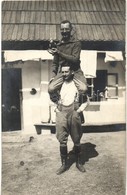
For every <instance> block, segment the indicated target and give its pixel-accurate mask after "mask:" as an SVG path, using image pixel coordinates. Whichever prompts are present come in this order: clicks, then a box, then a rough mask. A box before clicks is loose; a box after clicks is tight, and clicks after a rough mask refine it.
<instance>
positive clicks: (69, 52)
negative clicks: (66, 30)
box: [52, 36, 81, 77]
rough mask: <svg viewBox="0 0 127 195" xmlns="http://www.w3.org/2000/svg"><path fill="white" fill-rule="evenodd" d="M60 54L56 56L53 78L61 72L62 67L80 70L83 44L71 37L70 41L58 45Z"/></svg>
mask: <svg viewBox="0 0 127 195" xmlns="http://www.w3.org/2000/svg"><path fill="white" fill-rule="evenodd" d="M57 49H58V54H55V55H54V59H53V65H52V77H54V76H56V74H57V73H58V72H61V67H62V66H68V65H69V66H70V67H71V69H72V70H74V71H76V70H78V69H79V68H80V52H81V42H80V41H79V40H76V39H75V38H74V37H73V36H71V38H70V40H69V41H68V42H66V43H64V42H63V41H62V40H61V42H60V43H58V44H57Z"/></svg>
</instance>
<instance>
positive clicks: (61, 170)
mask: <svg viewBox="0 0 127 195" xmlns="http://www.w3.org/2000/svg"><path fill="white" fill-rule="evenodd" d="M60 155H61V162H62V166H61V167H60V168H59V169H58V170H57V172H56V174H57V175H60V174H62V173H64V172H65V171H66V170H67V146H66V147H62V146H60Z"/></svg>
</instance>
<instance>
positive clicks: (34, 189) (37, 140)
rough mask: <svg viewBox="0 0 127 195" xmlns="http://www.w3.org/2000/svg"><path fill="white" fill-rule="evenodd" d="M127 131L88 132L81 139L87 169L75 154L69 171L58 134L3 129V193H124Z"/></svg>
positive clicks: (70, 157)
mask: <svg viewBox="0 0 127 195" xmlns="http://www.w3.org/2000/svg"><path fill="white" fill-rule="evenodd" d="M125 136H126V132H125V131H117V132H94V133H84V134H83V137H82V140H81V143H82V151H83V159H82V160H83V163H84V166H85V168H86V172H85V173H80V172H79V171H78V170H77V169H76V167H75V162H74V156H73V155H72V154H71V152H70V151H71V149H72V147H73V144H72V141H71V139H70V137H69V141H68V148H69V165H70V168H69V170H68V171H66V172H65V173H63V174H62V175H59V176H58V175H56V173H55V172H56V170H57V169H58V168H59V166H60V165H61V163H60V157H59V144H58V142H57V140H56V137H55V134H45V133H43V132H42V134H41V135H37V134H31V135H29V134H26V135H25V134H24V133H22V132H10V133H8V132H3V133H2V136H1V137H2V190H1V191H2V193H1V194H2V195H79V194H80V195H124V194H125V184H126V181H125V171H126V164H125V146H126V144H125Z"/></svg>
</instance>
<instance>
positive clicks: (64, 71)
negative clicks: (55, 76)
mask: <svg viewBox="0 0 127 195" xmlns="http://www.w3.org/2000/svg"><path fill="white" fill-rule="evenodd" d="M62 75H63V79H64V80H65V81H68V80H69V79H70V77H71V75H72V72H71V70H70V67H68V66H65V67H62Z"/></svg>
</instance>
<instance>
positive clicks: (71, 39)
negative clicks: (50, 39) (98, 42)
mask: <svg viewBox="0 0 127 195" xmlns="http://www.w3.org/2000/svg"><path fill="white" fill-rule="evenodd" d="M77 41H78V40H77V39H76V38H75V37H74V36H72V35H71V37H70V39H69V41H68V42H64V41H63V39H61V41H60V42H59V44H58V45H62V44H66V43H75V42H77Z"/></svg>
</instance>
